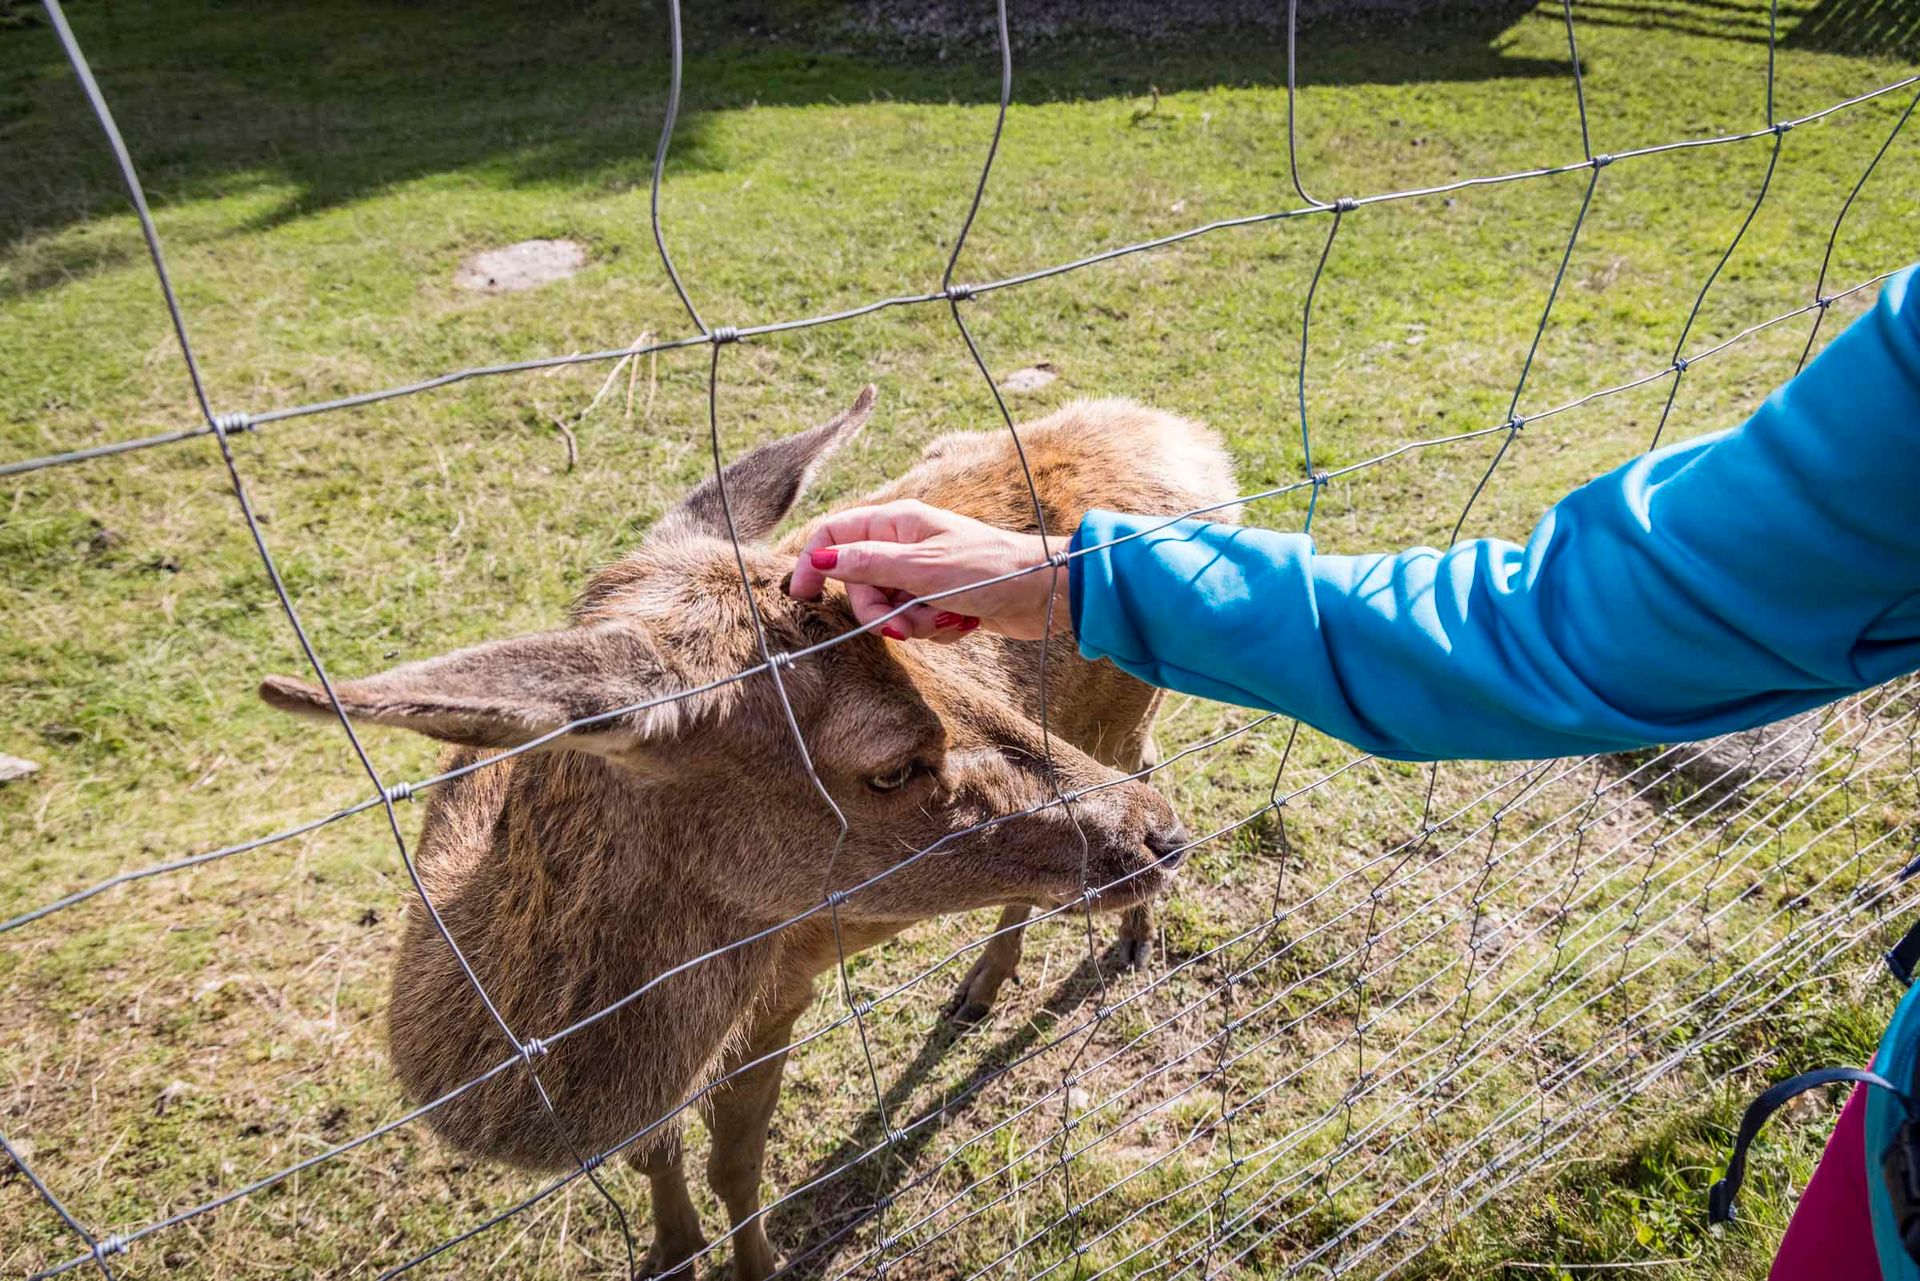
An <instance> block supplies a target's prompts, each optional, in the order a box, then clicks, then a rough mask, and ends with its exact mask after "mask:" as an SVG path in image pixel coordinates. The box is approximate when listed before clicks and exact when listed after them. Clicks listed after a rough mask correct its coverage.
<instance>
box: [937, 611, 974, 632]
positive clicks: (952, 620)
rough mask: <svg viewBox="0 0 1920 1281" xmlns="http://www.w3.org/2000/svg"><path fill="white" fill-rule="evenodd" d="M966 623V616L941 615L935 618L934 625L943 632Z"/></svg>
mask: <svg viewBox="0 0 1920 1281" xmlns="http://www.w3.org/2000/svg"><path fill="white" fill-rule="evenodd" d="M966 621H967V616H966V615H965V614H947V613H940V614H935V615H934V616H933V625H934V626H935V627H937V628H939V629H940V630H941V631H943V632H944V631H946V630H948V629H949V628H953V627H958V626H960V624H962V623H964V622H966Z"/></svg>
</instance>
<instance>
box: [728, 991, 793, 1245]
mask: <svg viewBox="0 0 1920 1281" xmlns="http://www.w3.org/2000/svg"><path fill="white" fill-rule="evenodd" d="M812 995H813V981H812V980H811V979H807V980H805V981H803V982H802V983H800V984H799V985H798V990H797V992H796V993H793V994H790V995H789V997H788V999H786V1000H783V1001H780V1002H779V1003H778V1007H777V1011H776V1012H775V1013H773V1014H771V1015H769V1016H765V1017H763V1018H762V1020H761V1022H760V1023H759V1025H758V1026H757V1027H755V1029H754V1031H753V1035H752V1036H751V1037H750V1038H748V1042H747V1046H746V1048H745V1049H744V1050H743V1051H741V1052H740V1054H739V1055H738V1058H737V1062H738V1063H751V1064H753V1066H752V1067H749V1068H747V1069H745V1070H744V1071H741V1072H740V1074H739V1075H738V1076H735V1077H734V1078H733V1079H732V1080H731V1081H729V1082H728V1083H727V1085H726V1088H725V1089H722V1090H720V1091H718V1092H717V1093H716V1094H715V1096H714V1100H713V1116H712V1120H711V1128H712V1130H713V1150H712V1151H711V1152H710V1153H709V1154H708V1156H707V1182H708V1183H709V1184H710V1185H711V1186H712V1187H713V1190H714V1192H715V1193H717V1194H718V1195H719V1197H720V1200H721V1201H722V1202H724V1203H725V1204H726V1207H727V1217H728V1218H729V1219H730V1220H731V1221H732V1225H733V1233H732V1236H733V1275H734V1278H735V1281H762V1279H763V1278H765V1277H769V1276H772V1275H773V1274H774V1273H775V1272H776V1271H778V1270H779V1266H780V1260H779V1257H778V1256H777V1255H775V1254H774V1252H773V1243H772V1242H770V1241H768V1240H767V1224H766V1219H765V1218H764V1217H763V1216H762V1215H761V1213H760V1176H761V1171H762V1170H763V1169H764V1167H765V1165H766V1156H767V1123H768V1122H769V1121H771V1120H772V1119H773V1108H774V1105H775V1104H776V1103H778V1102H779V1100H780V1078H781V1075H782V1074H783V1073H784V1072H785V1070H786V1066H787V1051H786V1047H787V1045H788V1044H789V1043H790V1042H791V1040H792V1036H793V1021H794V1020H795V1019H796V1018H798V1017H799V1016H800V1011H801V1010H802V1009H804V1008H805V1007H806V1004H807V1001H808V999H809V998H810V997H811V996H812Z"/></svg>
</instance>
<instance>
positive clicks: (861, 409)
mask: <svg viewBox="0 0 1920 1281" xmlns="http://www.w3.org/2000/svg"><path fill="white" fill-rule="evenodd" d="M873 398H874V388H873V386H872V384H868V385H867V386H865V387H863V388H861V389H860V394H859V395H858V396H856V397H854V401H853V404H852V405H851V406H849V407H848V408H847V409H846V411H845V412H843V413H841V414H838V415H836V416H835V417H834V418H833V419H831V420H830V421H828V422H825V423H822V424H821V425H820V426H818V427H814V428H812V429H810V430H808V431H803V432H801V433H800V434H798V435H796V436H788V437H786V438H784V439H782V440H776V441H774V442H773V443H772V444H770V445H762V446H761V447H760V448H758V449H756V450H754V451H753V452H752V453H750V454H747V455H745V456H744V457H742V458H740V459H739V460H738V461H736V462H734V463H733V464H732V465H731V466H729V467H728V468H727V469H726V470H725V471H724V472H722V473H721V475H722V476H723V477H724V478H725V480H726V491H727V494H726V504H725V505H724V506H723V505H722V503H721V501H720V486H719V484H718V483H717V482H716V481H715V480H714V479H713V478H711V477H710V478H708V479H707V480H705V481H703V482H701V484H700V486H699V488H697V489H695V490H694V491H693V492H692V493H691V494H688V495H687V497H686V499H685V500H684V501H683V502H681V504H680V505H679V506H678V507H676V508H674V509H673V511H671V512H669V513H668V514H667V516H666V518H665V519H664V520H662V521H661V527H662V528H666V527H669V526H671V527H674V528H677V529H678V530H681V531H686V532H693V533H701V534H711V535H713V536H714V537H716V538H725V537H726V536H727V507H731V508H732V509H733V528H734V531H735V532H736V533H738V534H739V535H740V539H741V541H742V542H757V541H758V540H760V539H762V538H765V537H766V536H767V535H768V534H770V533H772V532H773V527H774V526H775V525H778V524H779V523H780V520H781V518H782V517H784V516H785V515H786V514H787V513H788V512H789V511H792V510H793V505H794V503H796V502H798V501H799V499H800V495H801V494H803V493H805V492H806V489H807V485H808V484H809V483H810V482H811V481H812V480H813V474H814V472H816V471H817V470H819V467H820V464H821V463H823V462H825V461H826V460H827V457H828V456H829V455H831V454H832V453H833V452H834V451H835V450H836V449H838V448H840V446H842V445H844V444H846V443H847V442H848V441H849V440H852V439H853V438H854V437H855V436H856V435H858V434H859V432H860V429H861V428H862V427H864V426H865V425H866V422H867V415H868V414H870V413H872V412H873Z"/></svg>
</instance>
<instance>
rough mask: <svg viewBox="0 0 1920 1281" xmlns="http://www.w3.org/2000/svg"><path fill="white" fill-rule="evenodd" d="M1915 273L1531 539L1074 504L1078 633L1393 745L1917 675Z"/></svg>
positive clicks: (1562, 735) (1152, 673) (1531, 745)
mask: <svg viewBox="0 0 1920 1281" xmlns="http://www.w3.org/2000/svg"><path fill="white" fill-rule="evenodd" d="M1916 271H1920V268H1908V269H1907V270H1906V271H1904V272H1902V273H1900V274H1899V275H1897V276H1894V277H1893V278H1891V279H1890V280H1888V281H1887V283H1886V285H1885V286H1884V287H1883V289H1882V291H1881V295H1880V299H1879V302H1878V303H1877V305H1876V306H1875V307H1874V308H1873V310H1872V311H1870V312H1868V313H1867V314H1866V315H1864V316H1862V317H1860V319H1859V320H1857V321H1856V322H1855V323H1854V324H1853V325H1851V326H1850V327H1848V329H1847V330H1846V331H1845V332H1844V333H1842V334H1841V335H1840V336H1839V337H1838V338H1836V339H1834V341H1833V342H1832V343H1831V344H1829V346H1828V347H1827V349H1826V350H1825V351H1824V352H1822V353H1821V355H1820V356H1819V357H1818V358H1817V359H1816V360H1814V361H1813V363H1812V364H1810V365H1809V366H1808V367H1807V368H1806V369H1805V370H1804V371H1803V372H1802V373H1801V374H1800V375H1799V376H1798V377H1796V378H1795V379H1794V380H1793V381H1792V382H1790V383H1788V384H1787V385H1786V386H1784V387H1782V388H1781V389H1780V390H1779V391H1777V392H1775V393H1774V394H1773V395H1772V396H1770V397H1769V398H1768V399H1767V401H1766V403H1765V404H1764V405H1762V406H1761V407H1760V409H1759V410H1758V411H1757V412H1756V413H1755V414H1754V415H1753V416H1752V417H1751V418H1749V419H1748V420H1747V421H1746V422H1745V423H1744V424H1743V425H1741V426H1740V427H1737V428H1735V429H1733V430H1731V431H1724V432H1719V433H1716V434H1714V435H1710V436H1704V437H1701V438H1699V439H1696V440H1691V441H1686V442H1683V443H1681V444H1678V445H1674V446H1671V447H1669V448H1666V449H1662V450H1660V451H1658V452H1656V453H1652V454H1647V455H1645V456H1643V457H1640V458H1637V459H1635V460H1634V461H1632V462H1630V463H1628V464H1626V465H1625V466H1623V467H1620V468H1618V469H1616V470H1614V471H1612V472H1609V473H1607V474H1606V475H1604V476H1602V477H1600V478H1599V479H1598V480H1595V481H1593V482H1591V483H1590V484H1587V485H1585V486H1583V487H1581V488H1580V489H1578V490H1575V491H1574V492H1573V493H1571V494H1569V495H1568V496H1567V497H1565V498H1564V499H1562V500H1561V501H1560V502H1559V504H1557V505H1556V506H1555V507H1554V508H1553V510H1551V511H1549V512H1548V513H1547V514H1546V516H1545V517H1543V518H1542V519H1541V521H1540V523H1539V524H1538V525H1536V526H1535V527H1534V530H1533V533H1532V536H1531V537H1530V538H1528V540H1527V543H1526V545H1525V546H1516V545H1514V544H1513V543H1508V542H1501V541H1498V540H1495V539H1483V540H1479V541H1475V542H1466V543H1460V544H1458V545H1457V546H1455V547H1454V548H1453V549H1452V550H1450V551H1446V552H1440V551H1435V550H1433V549H1431V548H1416V549H1414V550H1411V551H1405V552H1401V553H1399V554H1397V555H1370V556H1324V555H1321V554H1319V553H1317V552H1316V551H1315V550H1314V547H1313V542H1312V540H1311V539H1310V538H1308V537H1307V536H1306V535H1303V534H1286V533H1277V532H1273V531H1269V530H1260V529H1244V528H1239V527H1236V526H1231V525H1215V524H1207V523H1203V522H1199V521H1185V522H1182V523H1180V524H1177V525H1173V526H1170V527H1168V528H1166V529H1163V530H1160V531H1158V532H1154V533H1147V534H1144V535H1141V536H1137V537H1129V535H1134V534H1136V533H1138V531H1141V530H1145V529H1149V528H1151V527H1152V526H1155V525H1158V524H1160V523H1162V522H1161V521H1160V520H1159V519H1156V518H1149V517H1141V516H1124V515H1117V514H1115V513H1113V512H1105V511H1094V512H1089V513H1088V514H1087V516H1086V519H1085V520H1084V521H1083V522H1082V523H1081V525H1080V528H1079V530H1078V532H1077V533H1076V534H1075V535H1074V550H1075V551H1080V552H1084V553H1085V554H1084V555H1082V556H1080V557H1079V558H1078V559H1076V560H1075V561H1074V575H1073V585H1072V586H1073V622H1074V628H1075V631H1076V632H1077V634H1078V636H1079V641H1080V649H1081V652H1082V653H1084V654H1085V655H1086V656H1087V657H1089V658H1095V659H1098V658H1109V659H1112V660H1113V661H1114V662H1115V663H1117V664H1119V665H1120V666H1121V667H1123V668H1125V669H1126V670H1127V671H1129V672H1131V673H1133V674H1134V675H1135V676H1138V677H1139V678H1140V679H1142V680H1144V681H1149V682H1151V683H1153V684H1155V685H1164V686H1166V687H1168V688H1171V689H1175V690H1181V691H1184V692H1186V693H1190V694H1199V695H1203V696H1205V697H1208V698H1215V699H1221V700H1224V701H1227V702H1232V703H1241V704H1245V705H1247V706H1250V707H1259V708H1266V709H1269V710H1274V711H1280V712H1284V713H1286V714H1287V715H1289V716H1296V717H1298V718H1300V719H1301V720H1303V721H1306V722H1307V723H1308V724H1310V725H1313V726H1315V727H1317V728H1319V729H1321V730H1324V731H1325V732H1327V733H1329V734H1332V735H1334V736H1336V737H1338V738H1342V739H1345V740H1347V741H1348V742H1351V743H1354V744H1356V745H1358V746H1360V747H1362V748H1364V749H1366V750H1368V751H1370V752H1375V753H1378V754H1380V755H1382V756H1387V757H1392V758H1395V759H1398V760H1433V759H1441V758H1448V757H1471V758H1481V759H1532V758H1544V757H1552V756H1567V755H1576V754H1584V753H1589V752H1610V751H1620V750H1625V749H1628V748H1634V747H1643V746H1647V745H1650V744H1654V743H1672V742H1685V741H1690V740H1693V739H1699V738H1706V737H1709V736H1711V735H1715V734H1722V733H1727V732H1729V731H1732V730H1738V729H1745V728H1748V727H1751V726H1754V725H1759V724H1763V723H1765V722H1767V721H1771V720H1776V719H1778V718H1780V717H1783V716H1788V715H1791V714H1792V713H1795V712H1799V711H1803V710H1805V709H1807V708H1810V707H1814V706H1817V705H1819V704H1821V703H1825V702H1828V701H1830V700H1832V699H1834V698H1837V697H1839V696H1841V695H1843V694H1847V693H1851V692H1853V691H1855V690H1859V689H1864V688H1866V687H1868V686H1870V685H1875V684H1878V683H1880V682H1882V681H1886V680H1889V679H1891V678H1893V677H1895V676H1899V675H1902V674H1903V673H1906V672H1910V671H1913V670H1915V669H1916V668H1920V290H1917V289H1916V288H1915V272H1916ZM1120 539H1124V540H1125V541H1115V540H1120Z"/></svg>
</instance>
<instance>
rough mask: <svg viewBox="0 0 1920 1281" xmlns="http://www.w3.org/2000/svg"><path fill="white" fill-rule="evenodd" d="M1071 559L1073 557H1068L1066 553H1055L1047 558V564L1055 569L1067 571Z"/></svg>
mask: <svg viewBox="0 0 1920 1281" xmlns="http://www.w3.org/2000/svg"><path fill="white" fill-rule="evenodd" d="M1071 559H1072V557H1070V556H1068V555H1067V553H1065V552H1054V553H1052V554H1051V555H1049V556H1048V557H1047V564H1049V565H1051V566H1052V567H1053V568H1055V569H1065V568H1066V567H1067V562H1068V561H1069V560H1071Z"/></svg>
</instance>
